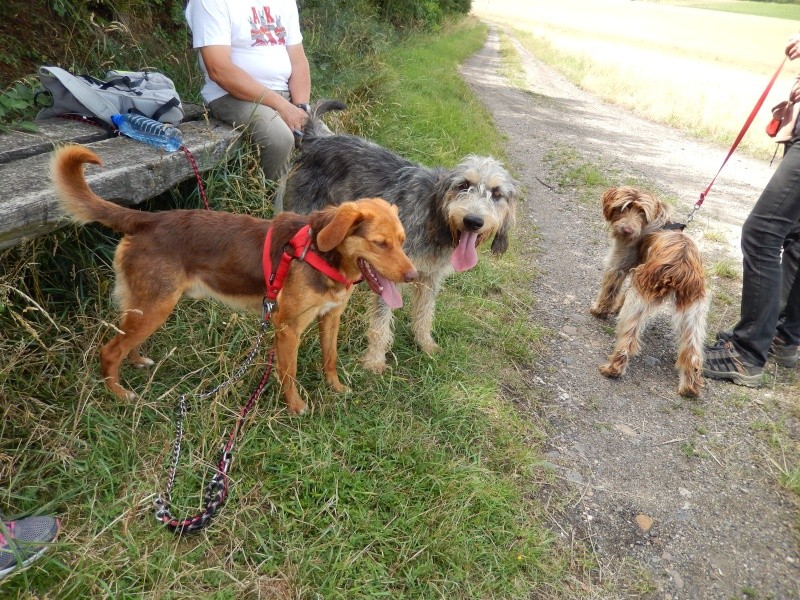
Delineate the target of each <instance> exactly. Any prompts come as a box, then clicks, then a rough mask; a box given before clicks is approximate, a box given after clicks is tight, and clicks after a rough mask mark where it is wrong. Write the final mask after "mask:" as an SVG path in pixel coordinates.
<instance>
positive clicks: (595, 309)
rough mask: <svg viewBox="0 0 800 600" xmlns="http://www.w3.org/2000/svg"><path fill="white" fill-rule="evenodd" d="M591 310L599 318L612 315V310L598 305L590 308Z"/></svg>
mask: <svg viewBox="0 0 800 600" xmlns="http://www.w3.org/2000/svg"><path fill="white" fill-rule="evenodd" d="M589 312H590V313H591V314H592V315H593V316H595V317H597V318H598V319H607V318H608V317H610V316H611V311H609V310H605V309H602V308H600V307H598V306H592V308H590V309H589Z"/></svg>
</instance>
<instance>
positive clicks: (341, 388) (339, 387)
mask: <svg viewBox="0 0 800 600" xmlns="http://www.w3.org/2000/svg"><path fill="white" fill-rule="evenodd" d="M328 385H329V386H331V389H332V390H333V391H334V392H336V393H337V394H349V393H350V392H351V391H352V390H351V389H350V388H349V387H347V386H346V385H344V384H343V383H342V382H340V381H338V380H337V381H328Z"/></svg>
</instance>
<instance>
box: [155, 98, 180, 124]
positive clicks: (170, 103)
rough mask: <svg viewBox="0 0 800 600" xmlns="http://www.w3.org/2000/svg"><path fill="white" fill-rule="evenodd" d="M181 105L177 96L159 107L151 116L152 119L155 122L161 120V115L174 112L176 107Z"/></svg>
mask: <svg viewBox="0 0 800 600" xmlns="http://www.w3.org/2000/svg"><path fill="white" fill-rule="evenodd" d="M180 103H181V101H180V100H178V99H177V98H176V97H175V96H173V97H172V98H170V99H169V100H167V101H166V102H165V103H164V104H162V105H161V106H159V107H158V108H157V109H156V111H155V112H154V113H153V114H152V115H151V116H150V118H151V119H153V120H154V121H159V120H161V115H163V114H164V113H166V112H167V111H168V110H172V109H173V108H174V107H176V106H178V105H179V104H180Z"/></svg>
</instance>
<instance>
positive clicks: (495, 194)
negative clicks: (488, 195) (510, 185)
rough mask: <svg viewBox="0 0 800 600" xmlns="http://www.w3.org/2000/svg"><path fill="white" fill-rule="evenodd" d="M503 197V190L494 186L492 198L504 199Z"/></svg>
mask: <svg viewBox="0 0 800 600" xmlns="http://www.w3.org/2000/svg"><path fill="white" fill-rule="evenodd" d="M503 198H504V196H503V192H502V190H501V189H500V188H494V189H493V190H492V200H502V199H503Z"/></svg>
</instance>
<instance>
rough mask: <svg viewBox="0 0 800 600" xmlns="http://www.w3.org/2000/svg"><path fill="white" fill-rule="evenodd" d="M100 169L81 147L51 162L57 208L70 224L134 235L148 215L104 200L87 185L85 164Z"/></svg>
mask: <svg viewBox="0 0 800 600" xmlns="http://www.w3.org/2000/svg"><path fill="white" fill-rule="evenodd" d="M87 163H88V164H93V165H102V164H103V161H102V160H100V157H99V156H97V155H96V154H95V153H94V152H92V151H91V150H89V149H88V148H86V147H84V146H79V145H71V146H64V147H62V148H59V149H58V150H56V152H55V153H54V154H53V158H52V160H51V161H50V176H51V178H52V181H53V186H54V187H55V189H56V193H57V194H58V200H59V204H60V205H61V208H62V210H63V211H64V212H65V213H67V214H68V215H69V216H70V217H71V218H72V220H73V221H76V222H78V223H93V222H97V223H100V224H102V225H105V226H106V227H108V228H110V229H113V230H114V231H118V232H120V233H133V232H135V231H136V230H137V229H139V228H140V227H141V226H142V225H144V224H145V223H147V222H149V221H150V220H151V216H152V215H151V213H146V212H141V211H138V210H131V209H129V208H124V207H122V206H119V205H118V204H114V203H113V202H109V201H107V200H103V199H102V198H101V197H100V196H98V195H97V194H95V193H94V192H93V191H92V190H91V189H90V188H89V185H88V184H87V183H86V177H84V174H83V165H84V164H87Z"/></svg>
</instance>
